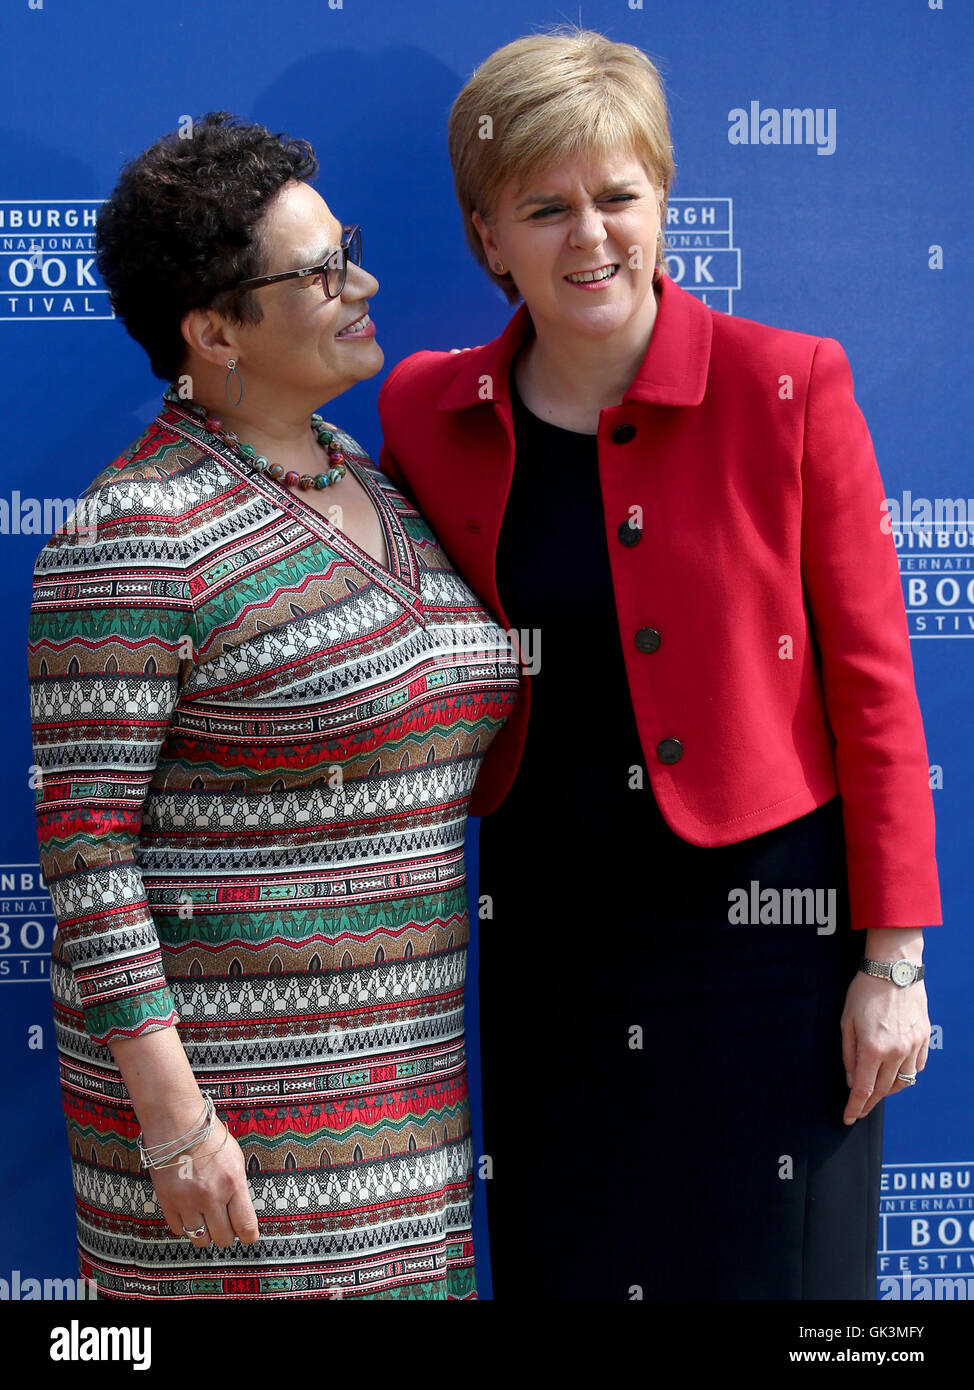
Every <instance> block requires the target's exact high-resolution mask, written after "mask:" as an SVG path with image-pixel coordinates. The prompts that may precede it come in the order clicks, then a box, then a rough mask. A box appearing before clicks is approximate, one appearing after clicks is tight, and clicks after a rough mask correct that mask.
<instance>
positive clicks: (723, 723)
mask: <svg viewBox="0 0 974 1390" xmlns="http://www.w3.org/2000/svg"><path fill="white" fill-rule="evenodd" d="M660 295H661V297H660V303H659V308H658V312H657V317H656V323H655V326H654V328H653V333H652V337H651V339H650V344H649V348H648V351H647V352H646V356H645V357H644V359H643V362H642V365H641V366H640V368H639V371H638V372H637V373H636V376H635V378H634V379H633V381H632V383H631V385H630V386H629V389H628V391H627V392H626V394H625V396H624V397H623V400H622V404H621V405H618V406H615V407H612V408H610V409H606V410H603V411H602V413H601V416H600V419H599V431H598V457H599V473H600V477H601V483H602V497H603V503H604V508H605V526H606V539H607V542H608V548H609V555H610V560H611V567H612V581H613V587H614V590H615V597H616V607H617V611H618V617H619V630H620V633H621V638H622V646H623V651H624V653H625V661H626V670H627V673H628V679H629V689H630V693H631V695H632V702H633V709H634V711H635V716H636V723H637V726H638V729H639V735H640V740H641V743H642V748H643V753H644V755H645V759H646V766H647V769H648V772H649V776H650V780H651V783H652V788H653V793H654V795H655V797H656V800H657V802H658V804H659V807H660V810H661V812H662V814H663V816H664V818H665V819H666V822H667V824H668V825H669V826H670V827H671V828H672V829H673V830H674V831H675V832H676V834H678V835H680V836H681V837H682V838H683V839H685V840H688V841H689V842H690V843H691V844H695V845H704V846H712V845H723V844H729V843H732V842H734V841H737V840H743V839H746V838H747V837H749V836H752V835H758V834H760V833H761V832H762V831H765V830H771V829H773V828H774V827H775V826H779V825H783V824H785V823H786V822H788V821H791V820H794V819H795V818H796V817H798V816H802V815H805V814H806V813H807V812H809V811H812V810H814V809H815V807H817V806H820V805H821V804H822V803H823V802H824V801H826V800H828V798H829V797H831V796H833V795H834V794H835V793H836V791H839V792H840V793H841V796H842V806H843V816H844V826H845V836H846V845H847V859H848V866H849V890H850V898H851V909H852V924H853V926H854V927H857V928H864V927H908V926H927V925H931V924H935V923H939V922H940V921H941V920H942V918H941V915H940V893H939V887H938V880H937V865H936V859H935V855H934V817H933V798H932V796H931V792H930V783H929V768H928V762H927V750H926V743H925V740H924V733H923V724H922V721H921V717H920V709H919V705H918V702H917V697H916V691H915V687H914V681H913V663H912V658H911V653H910V641H909V636H908V632H907V624H906V614H905V610H904V605H903V594H902V590H901V587H900V579H899V574H898V566H897V559H896V550H895V546H894V543H893V538H892V536H891V534H890V533H889V529H888V524H887V525H886V526H885V527H884V526H883V525H881V521H882V519H883V513H882V502H883V499H884V497H885V491H884V488H883V483H882V479H881V477H880V474H879V469H878V467H877V464H876V458H875V454H874V452H873V447H872V441H871V439H870V436H869V431H868V429H867V427H866V422H865V420H864V419H863V416H862V412H861V411H860V409H859V407H858V405H857V404H856V401H855V398H854V396H853V389H852V373H851V371H850V368H849V363H848V361H847V359H846V356H845V353H844V352H843V350H842V347H841V346H840V344H839V343H838V342H836V341H835V339H833V338H816V337H813V336H812V335H810V334H805V333H795V332H791V331H787V330H784V329H778V328H772V327H769V326H768V325H766V324H761V323H755V322H753V321H752V320H748V319H743V318H734V317H731V316H729V315H726V314H722V313H719V312H717V311H716V310H713V309H710V308H708V307H707V306H706V305H704V304H702V303H701V302H700V301H699V300H697V299H696V298H694V296H693V295H691V294H689V293H687V292H686V291H685V290H683V289H681V288H680V287H679V286H678V285H677V284H676V283H675V282H674V281H673V280H672V279H671V278H670V277H669V276H668V275H663V276H662V279H661V284H660ZM530 328H531V322H530V317H529V314H528V311H527V308H526V307H525V306H524V305H522V306H521V307H520V308H519V310H518V311H517V313H516V314H515V315H514V317H513V318H512V319H511V321H510V323H509V324H508V326H507V328H506V329H505V330H504V332H503V333H502V334H501V336H500V337H499V338H495V339H494V341H493V342H490V343H487V344H486V345H485V346H483V347H478V348H473V349H471V350H469V351H466V352H461V353H453V354H451V353H448V352H417V353H414V354H413V355H412V356H410V357H407V358H405V359H404V360H403V361H402V362H400V363H399V365H398V366H397V367H396V368H395V369H394V370H393V371H392V372H391V373H390V375H389V377H388V379H387V380H386V382H385V383H384V385H383V387H382V390H381V392H380V394H379V412H380V418H381V421H382V429H383V435H384V440H385V442H384V445H383V449H382V456H381V463H382V467H383V468H384V469H385V470H386V472H387V473H389V474H390V476H391V477H392V478H393V479H394V480H395V481H396V482H397V483H398V484H400V485H401V486H403V487H404V488H405V489H406V490H407V491H411V492H412V494H413V496H414V497H415V499H416V501H417V503H418V504H419V508H420V510H421V511H422V512H423V513H424V515H425V517H426V519H427V521H428V522H429V524H430V526H431V527H432V529H433V531H434V533H435V534H436V536H437V538H438V539H439V541H440V542H441V544H442V545H443V546H444V547H445V549H446V551H447V552H448V554H449V555H450V557H451V559H452V560H453V562H454V564H455V565H456V567H457V569H458V570H459V571H460V573H461V574H462V575H463V576H464V578H465V579H466V580H467V582H468V583H469V584H470V585H471V587H472V588H473V589H474V590H475V591H476V592H477V594H478V595H479V596H480V598H481V599H482V600H483V601H484V602H485V603H486V604H487V605H488V607H489V608H490V609H491V610H492V611H493V612H494V613H495V614H496V616H497V617H498V619H499V621H500V622H501V623H502V624H503V625H504V626H505V627H509V626H510V623H509V620H508V618H507V617H506V615H505V614H504V611H503V608H502V606H501V603H500V600H499V598H498V595H497V589H496V580H495V572H494V566H495V557H496V552H497V539H498V535H499V533H500V527H501V521H502V519H503V514H504V506H505V503H506V499H507V493H508V490H509V487H510V482H511V476H512V471H513V467H514V439H513V428H512V416H511V402H510V391H509V384H508V373H509V369H510V364H511V361H512V358H513V357H514V354H515V352H516V351H517V348H518V347H519V346H520V344H521V342H522V340H523V338H524V336H525V334H526V333H527V332H528V331H530ZM557 483H558V479H557V476H555V477H553V478H552V485H553V486H557ZM633 506H636V507H639V508H641V509H642V516H641V528H642V531H641V535H640V536H639V538H638V541H637V542H636V543H635V544H624V543H623V539H622V538H621V537H620V527H621V526H622V525H623V524H624V523H626V522H627V521H628V519H629V517H630V515H635V516H636V517H637V519H638V516H639V514H638V513H634V514H632V513H631V512H630V508H632V507H633ZM626 539H631V537H627V538H626ZM568 549H569V547H568V545H567V544H566V557H567V552H568ZM566 563H567V558H566ZM637 634H640V636H639V640H638V642H637ZM787 639H790V644H789V642H788V640H787ZM816 643H817V648H818V650H816ZM523 681H524V685H523V687H522V693H521V695H520V697H519V699H518V702H517V705H516V707H515V710H514V713H513V714H512V716H511V718H510V719H509V720H508V722H507V724H506V725H505V726H504V728H503V729H502V730H501V732H500V733H499V734H498V735H497V737H496V738H495V739H494V741H493V743H492V744H491V747H490V748H489V750H488V751H487V754H486V756H485V758H484V762H483V765H482V767H481V771H480V775H479V777H478V779H477V783H476V786H475V788H474V793H473V798H472V801H471V805H470V810H471V813H472V814H474V815H486V814H488V813H489V812H491V811H493V810H494V809H495V808H496V807H497V806H498V805H499V804H500V802H501V801H502V800H503V798H504V796H505V794H506V793H507V791H508V789H509V787H510V786H511V783H512V782H513V780H514V775H515V773H516V772H517V767H518V763H519V761H520V756H521V750H522V748H523V746H524V737H525V732H526V728H527V719H528V711H529V709H530V703H531V688H530V687H531V682H530V677H529V676H528V675H527V674H526V673H525V675H524V677H523ZM589 698H590V699H591V700H592V701H593V702H594V703H595V704H596V705H597V702H598V672H596V671H593V672H592V673H591V686H590V696H589ZM579 717H580V718H584V717H585V715H584V710H580V711H579ZM674 740H675V742H674ZM542 809H543V808H542Z"/></svg>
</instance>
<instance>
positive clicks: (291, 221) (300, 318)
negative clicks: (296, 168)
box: [232, 182, 383, 403]
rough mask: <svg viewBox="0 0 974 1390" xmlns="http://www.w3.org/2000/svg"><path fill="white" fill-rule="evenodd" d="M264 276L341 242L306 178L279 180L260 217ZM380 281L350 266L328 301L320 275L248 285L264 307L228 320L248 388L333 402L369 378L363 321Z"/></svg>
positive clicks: (369, 331) (371, 344)
mask: <svg viewBox="0 0 974 1390" xmlns="http://www.w3.org/2000/svg"><path fill="white" fill-rule="evenodd" d="M260 236H261V245H262V249H263V256H262V260H263V265H264V271H263V272H262V273H266V274H268V275H274V274H277V273H278V272H280V271H285V270H299V269H302V268H303V267H305V266H310V265H315V264H317V263H320V262H321V261H322V259H323V258H324V255H325V253H326V252H327V251H328V250H329V249H330V248H334V247H336V246H338V245H339V243H340V242H341V237H342V228H341V223H340V222H339V221H338V220H337V218H336V217H335V216H334V215H333V214H332V212H331V211H330V210H329V207H328V204H327V203H326V202H325V201H324V199H323V198H322V197H321V195H320V194H319V193H316V192H315V190H314V189H313V188H312V187H311V186H310V185H309V184H306V183H300V182H292V183H288V184H285V185H284V187H283V188H282V189H281V191H280V192H279V193H278V194H277V195H276V197H275V198H274V199H273V201H272V202H271V203H270V205H269V206H268V208H267V211H266V212H265V213H264V216H263V218H262V219H261V222H260ZM378 288H379V282H378V281H377V280H376V279H375V277H374V276H372V275H370V274H369V273H368V271H366V270H363V269H362V267H361V266H356V265H353V264H352V262H351V261H349V263H348V278H347V280H346V282H345V288H344V289H343V290H342V292H341V294H340V295H339V297H338V298H337V299H328V298H327V296H326V295H325V291H324V288H323V285H322V277H321V276H320V275H315V276H308V277H306V278H304V279H300V280H283V281H281V282H279V283H278V284H273V285H262V286H260V287H259V288H257V289H255V290H253V291H252V292H253V294H255V295H256V296H258V303H259V304H260V307H261V309H262V311H263V319H262V320H261V322H260V323H258V324H234V325H232V333H233V337H234V339H235V345H236V353H237V355H238V357H239V368H240V372H241V374H242V376H243V378H244V380H245V381H246V382H247V384H248V387H250V386H251V385H254V386H255V387H257V388H258V389H261V388H272V389H273V390H274V391H276V392H280V393H281V395H282V396H283V397H284V398H288V399H294V400H300V401H304V400H310V401H312V402H314V403H318V402H323V401H326V400H331V399H332V398H333V397H334V396H337V395H339V393H340V392H342V391H345V390H347V389H348V387H350V386H353V385H354V384H355V383H356V382H357V381H364V380H366V379H367V378H368V377H371V376H374V375H375V373H376V372H377V371H378V370H379V368H380V367H381V366H382V362H383V353H382V349H381V348H380V347H379V344H378V343H377V342H376V339H375V328H374V326H373V325H372V323H371V320H370V318H369V304H368V299H369V297H370V296H371V295H374V294H375V293H376V291H377V290H378Z"/></svg>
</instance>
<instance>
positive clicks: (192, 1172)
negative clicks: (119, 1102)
mask: <svg viewBox="0 0 974 1390" xmlns="http://www.w3.org/2000/svg"><path fill="white" fill-rule="evenodd" d="M200 1109H201V1107H200V1106H197V1107H196V1113H195V1115H193V1114H189V1115H188V1116H185V1115H184V1116H182V1117H175V1116H174V1117H173V1120H172V1121H171V1122H168V1123H167V1124H165V1125H161V1126H160V1125H159V1123H158V1122H156V1123H155V1124H154V1125H152V1126H146V1127H145V1128H144V1129H143V1132H142V1137H143V1141H144V1142H145V1144H147V1145H148V1146H150V1147H151V1146H152V1145H153V1144H161V1143H164V1142H166V1141H167V1140H169V1139H172V1138H173V1137H174V1136H175V1135H177V1134H184V1133H185V1132H186V1131H187V1130H188V1129H189V1127H190V1126H191V1125H192V1124H193V1122H194V1120H196V1119H198V1118H199V1115H200ZM149 1173H150V1174H151V1177H152V1186H153V1187H154V1188H155V1193H156V1198H157V1199H158V1202H159V1205H160V1207H161V1208H162V1214H163V1216H164V1217H165V1218H166V1222H167V1224H168V1226H169V1229H170V1230H171V1231H172V1233H173V1235H177V1236H179V1237H180V1238H181V1239H183V1240H190V1239H192V1243H193V1245H195V1246H196V1248H197V1249H198V1250H203V1249H205V1248H206V1246H208V1245H209V1244H210V1242H211V1241H212V1242H213V1244H214V1245H220V1246H227V1245H233V1243H234V1241H235V1240H237V1239H239V1240H240V1243H241V1244H242V1245H253V1244H254V1243H255V1242H256V1241H257V1239H258V1235H259V1231H258V1227H257V1214H256V1212H255V1211H254V1204H253V1202H252V1200H251V1197H250V1189H249V1188H248V1186H247V1171H246V1167H245V1165H244V1157H243V1154H242V1152H241V1150H240V1145H239V1144H238V1143H237V1141H236V1139H234V1137H233V1135H232V1134H231V1133H230V1132H229V1130H228V1129H227V1126H226V1125H225V1123H224V1122H223V1121H222V1120H220V1119H219V1117H218V1118H217V1119H216V1120H215V1122H214V1125H213V1130H212V1133H211V1134H210V1137H209V1139H207V1140H206V1141H205V1143H202V1144H197V1145H196V1146H195V1147H194V1148H193V1149H191V1150H190V1151H189V1152H188V1154H186V1155H185V1156H181V1157H180V1159H179V1162H178V1163H175V1164H173V1165H172V1166H168V1167H165V1168H150V1169H149ZM204 1224H205V1226H206V1233H205V1234H204V1235H202V1236H194V1237H190V1236H187V1235H186V1231H195V1230H197V1229H198V1228H199V1227H200V1226H203V1225H204Z"/></svg>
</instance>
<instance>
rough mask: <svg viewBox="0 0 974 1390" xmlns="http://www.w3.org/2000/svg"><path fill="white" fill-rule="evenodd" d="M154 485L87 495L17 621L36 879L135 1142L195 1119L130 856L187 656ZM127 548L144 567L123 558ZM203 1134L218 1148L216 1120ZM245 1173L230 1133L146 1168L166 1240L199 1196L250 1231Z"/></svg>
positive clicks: (193, 639)
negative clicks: (195, 1167)
mask: <svg viewBox="0 0 974 1390" xmlns="http://www.w3.org/2000/svg"><path fill="white" fill-rule="evenodd" d="M168 485H169V486H170V487H172V486H173V485H174V484H173V482H172V480H170V481H169V484H168ZM159 486H160V483H159V481H158V480H146V479H140V478H137V477H134V476H132V475H131V474H130V473H127V472H126V471H125V470H124V469H123V470H120V471H119V472H118V473H116V474H114V475H110V476H109V477H108V478H107V479H106V480H105V481H103V482H102V483H101V486H100V487H98V488H97V489H95V490H93V491H92V492H91V494H90V495H88V496H86V498H85V499H84V501H85V509H86V512H87V516H88V518H89V520H90V521H91V522H92V523H93V527H94V534H92V533H91V531H90V530H85V531H82V530H80V529H78V530H75V531H72V530H71V529H70V528H71V525H72V524H73V522H74V518H72V522H69V523H68V526H67V527H65V528H64V529H63V530H62V531H60V532H58V533H55V535H53V536H52V537H51V539H50V540H49V541H48V543H47V544H46V545H45V547H44V549H43V550H42V551H41V553H40V555H39V556H38V558H37V561H36V564H35V566H34V589H33V601H32V604H31V610H30V618H29V623H28V677H29V696H30V712H31V726H32V741H33V762H34V769H33V782H34V787H35V808H36V816H37V836H38V847H39V855H40V864H41V870H42V873H43V876H44V881H45V885H46V887H47V889H48V891H49V892H50V895H51V903H52V906H53V909H54V916H55V920H56V922H57V934H58V941H59V946H60V951H61V954H62V956H63V958H64V959H65V961H66V962H67V964H68V965H69V966H70V968H71V970H72V973H73V977H74V982H75V984H76V986H77V992H78V995H79V997H80V1001H81V1007H82V1011H83V1015H84V1023H85V1028H86V1030H87V1032H88V1034H89V1036H90V1037H91V1038H92V1039H93V1041H94V1042H95V1043H97V1044H100V1045H103V1046H107V1047H109V1048H110V1049H111V1051H112V1055H113V1056H114V1057H115V1058H116V1061H117V1063H118V1067H119V1070H120V1071H121V1073H122V1078H123V1080H124V1082H125V1085H126V1088H127V1090H128V1092H129V1095H130V1097H131V1099H132V1103H133V1108H134V1110H135V1114H136V1118H137V1119H138V1121H139V1123H140V1125H141V1126H142V1127H143V1130H144V1135H145V1142H146V1143H147V1144H149V1145H152V1144H156V1143H162V1142H164V1141H166V1140H170V1139H176V1138H177V1137H178V1136H179V1135H181V1134H183V1133H185V1132H186V1131H187V1130H189V1129H190V1128H191V1127H192V1126H193V1124H194V1122H195V1121H196V1120H197V1119H198V1118H199V1117H200V1115H201V1113H202V1111H203V1097H202V1093H201V1092H200V1088H199V1086H198V1085H197V1083H196V1080H195V1078H194V1076H193V1073H192V1070H191V1068H190V1065H189V1061H188V1059H187V1057H186V1053H185V1051H184V1050H183V1046H182V1043H181V1042H180V1040H179V1036H178V1033H177V1032H176V1029H175V1027H173V1026H172V1025H173V1024H174V1023H175V1021H176V1019H177V1012H176V1008H175V1003H174V1000H173V995H172V992H171V990H170V988H169V984H168V981H167V980H166V976H165V972H164V969H163V964H162V955H161V951H160V946H159V938H158V935H157V933H156V929H155V924H154V922H153V918H152V914H151V912H150V911H149V907H148V903H147V900H146V894H145V887H144V885H143V882H142V875H141V871H140V869H139V866H138V862H137V847H138V837H139V832H140V830H141V826H142V816H143V808H144V802H145V798H146V795H147V792H148V789H149V786H150V783H151V781H152V776H153V773H154V771H155V767H156V764H157V762H158V758H159V752H160V749H161V747H162V744H163V742H164V741H165V737H166V734H167V732H168V729H169V726H170V723H171V720H172V716H173V711H174V709H175V706H176V702H177V699H178V694H179V688H180V683H181V678H182V676H183V668H184V666H185V667H186V668H187V669H189V668H191V667H192V666H193V665H194V664H195V653H196V648H197V635H196V625H195V615H194V612H193V604H192V597H191V593H190V587H189V583H188V580H187V579H186V577H185V573H184V566H183V563H182V561H181V559H180V545H179V539H180V537H179V530H178V526H179V517H178V513H179V510H180V509H179V506H178V504H177V503H175V502H174V504H173V507H172V514H170V515H168V516H161V517H160V516H159V514H158V513H159V508H158V502H157V494H158V489H159ZM79 511H80V508H79ZM75 516H77V513H76V514H75ZM133 534H134V536H135V538H136V540H135V542H133V541H132V536H133ZM96 538H97V541H98V542H99V544H98V545H97V547H96V545H95V543H94V542H95V539H96ZM133 543H137V545H138V549H139V554H140V555H141V556H142V557H143V564H142V565H136V564H134V563H133V562H132V561H131V559H130V558H129V556H128V547H129V546H130V545H132V544H133ZM123 553H124V559H118V560H116V561H115V563H114V564H113V556H116V555H117V556H122V555H123ZM167 570H168V571H169V573H168V575H167V574H166V571H167ZM214 1131H215V1137H216V1138H217V1139H220V1137H221V1136H222V1133H223V1127H222V1124H219V1125H214ZM202 1149H204V1150H206V1152H207V1153H210V1152H212V1151H213V1145H212V1143H211V1142H207V1143H206V1144H204V1145H203V1146H202ZM243 1170H244V1164H243V1157H242V1155H241V1154H240V1150H239V1148H238V1146H237V1145H236V1142H235V1141H231V1140H228V1141H227V1143H226V1145H225V1146H224V1147H223V1149H222V1150H221V1151H220V1154H219V1155H214V1157H213V1158H212V1159H210V1160H209V1161H208V1162H206V1163H205V1164H204V1165H203V1167H201V1169H200V1173H199V1174H197V1175H196V1176H195V1177H191V1178H188V1179H187V1177H186V1176H185V1175H184V1178H183V1179H182V1181H181V1183H180V1180H179V1178H178V1174H179V1171H180V1170H179V1168H178V1167H173V1168H168V1169H158V1170H155V1169H154V1170H153V1173H152V1176H153V1181H154V1182H155V1185H156V1191H157V1193H159V1195H160V1202H161V1205H162V1207H163V1211H164V1214H165V1215H166V1218H167V1220H168V1221H169V1225H170V1228H171V1229H172V1230H173V1231H174V1233H176V1234H179V1235H182V1227H183V1225H186V1226H188V1227H191V1228H195V1227H196V1226H199V1225H200V1224H201V1221H200V1218H201V1215H202V1214H203V1210H204V1205H203V1204H204V1202H205V1210H206V1212H207V1213H208V1214H209V1215H212V1219H213V1223H214V1225H213V1226H212V1227H211V1228H210V1229H211V1233H212V1234H213V1236H214V1238H215V1239H218V1240H220V1238H221V1237H226V1239H225V1240H221V1243H232V1241H233V1236H234V1231H233V1230H230V1229H229V1227H228V1225H227V1221H228V1216H227V1208H228V1205H229V1204H230V1202H231V1200H232V1201H233V1203H235V1205H234V1206H233V1208H232V1211H233V1214H234V1230H235V1231H236V1233H237V1234H239V1235H241V1237H243V1236H244V1234H245V1233H247V1232H250V1231H253V1232H254V1233H255V1232H256V1221H255V1219H254V1215H253V1207H252V1205H251V1203H250V1197H249V1194H248V1193H247V1187H246V1177H245V1175H244V1171H243ZM187 1171H188V1170H187ZM204 1172H205V1173H206V1174H207V1176H206V1177H205V1178H204V1177H203V1173H204ZM200 1183H202V1184H203V1186H199V1184H200ZM228 1184H229V1186H228ZM225 1191H226V1192H227V1196H226V1200H225V1201H224V1202H223V1205H222V1208H221V1207H220V1204H219V1202H218V1200H217V1199H218V1198H219V1197H220V1196H222V1195H223V1194H224V1192H225ZM180 1216H181V1217H182V1218H183V1219H182V1220H178V1219H177V1218H178V1217H180ZM238 1223H239V1224H238ZM208 1224H209V1221H208ZM202 1243H208V1240H207V1241H205V1242H202Z"/></svg>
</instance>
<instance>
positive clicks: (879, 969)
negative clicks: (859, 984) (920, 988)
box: [859, 956, 926, 989]
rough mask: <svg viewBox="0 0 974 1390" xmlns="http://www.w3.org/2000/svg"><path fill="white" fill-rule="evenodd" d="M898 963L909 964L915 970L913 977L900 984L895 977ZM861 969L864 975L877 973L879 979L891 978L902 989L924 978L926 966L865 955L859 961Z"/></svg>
mask: <svg viewBox="0 0 974 1390" xmlns="http://www.w3.org/2000/svg"><path fill="white" fill-rule="evenodd" d="M897 965H909V966H910V967H911V968H912V970H913V971H914V975H913V979H912V980H905V981H904V982H903V984H900V982H899V980H896V979H894V977H893V971H894V969H895V968H896V966H897ZM859 969H860V970H861V971H862V972H863V974H864V975H875V976H877V977H878V978H879V979H882V980H890V981H892V983H893V984H895V985H898V986H899V988H900V989H904V988H905V987H906V985H908V984H910V985H915V984H916V983H917V982H918V981H919V980H922V979H923V975H924V971H925V969H926V967H925V966H923V965H915V964H914V963H913V961H897V960H869V959H868V958H867V957H866V956H863V958H862V960H861V961H860V962H859Z"/></svg>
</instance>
